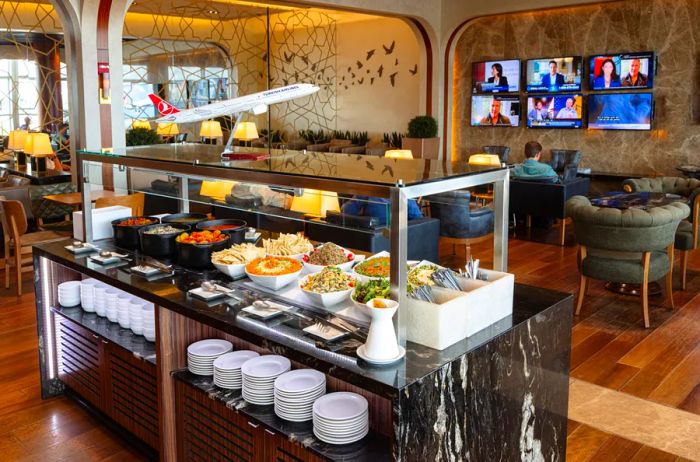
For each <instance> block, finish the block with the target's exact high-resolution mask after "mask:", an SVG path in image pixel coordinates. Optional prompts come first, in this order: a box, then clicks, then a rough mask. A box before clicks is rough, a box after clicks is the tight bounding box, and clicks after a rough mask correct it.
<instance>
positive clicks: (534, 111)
mask: <svg viewBox="0 0 700 462" xmlns="http://www.w3.org/2000/svg"><path fill="white" fill-rule="evenodd" d="M582 122H583V95H579V94H568V95H564V94H562V95H559V94H557V95H537V96H530V97H529V98H528V99H527V126H528V128H581V126H582Z"/></svg>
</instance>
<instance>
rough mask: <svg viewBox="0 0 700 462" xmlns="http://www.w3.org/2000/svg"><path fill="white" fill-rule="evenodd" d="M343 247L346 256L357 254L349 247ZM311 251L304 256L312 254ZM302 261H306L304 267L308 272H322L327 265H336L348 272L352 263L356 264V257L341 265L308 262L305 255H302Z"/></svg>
mask: <svg viewBox="0 0 700 462" xmlns="http://www.w3.org/2000/svg"><path fill="white" fill-rule="evenodd" d="M341 248H342V249H343V252H345V257H346V258H347V256H348V255H353V256H354V255H355V254H353V253H352V252H350V251H349V250H348V249H346V248H343V247H341ZM311 253H312V252H309V253H306V254H304V256H307V255H310V254H311ZM302 261H303V262H304V268H306V272H307V273H318V272H321V271H323V268H325V267H326V266H335V267H336V268H340V269H341V270H343V271H345V272H347V271H350V270H351V269H352V265H354V264H355V259H354V258H353V259H352V260H348V261H346V262H345V263H341V264H339V265H314V264H313V263H308V262H306V261H304V259H303V257H302Z"/></svg>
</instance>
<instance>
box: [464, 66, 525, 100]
mask: <svg viewBox="0 0 700 462" xmlns="http://www.w3.org/2000/svg"><path fill="white" fill-rule="evenodd" d="M519 90H520V61H518V60H517V59H511V60H504V61H484V62H477V63H472V93H509V92H517V91H519Z"/></svg>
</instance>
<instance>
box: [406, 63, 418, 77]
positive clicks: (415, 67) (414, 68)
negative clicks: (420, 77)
mask: <svg viewBox="0 0 700 462" xmlns="http://www.w3.org/2000/svg"><path fill="white" fill-rule="evenodd" d="M408 72H410V73H411V75H416V72H418V64H414V65H413V69H409V70H408Z"/></svg>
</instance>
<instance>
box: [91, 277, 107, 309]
mask: <svg viewBox="0 0 700 462" xmlns="http://www.w3.org/2000/svg"><path fill="white" fill-rule="evenodd" d="M107 289H109V287H107V286H105V285H102V284H97V285H95V288H94V289H93V293H94V294H95V301H94V304H93V306H94V307H95V313H97V315H98V316H107V300H106V299H105V292H106V291H107Z"/></svg>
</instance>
